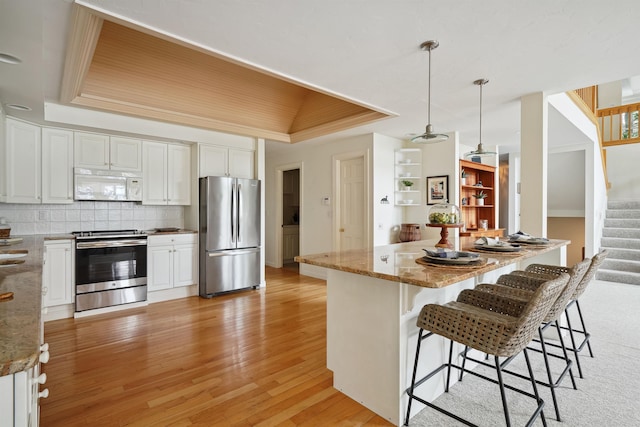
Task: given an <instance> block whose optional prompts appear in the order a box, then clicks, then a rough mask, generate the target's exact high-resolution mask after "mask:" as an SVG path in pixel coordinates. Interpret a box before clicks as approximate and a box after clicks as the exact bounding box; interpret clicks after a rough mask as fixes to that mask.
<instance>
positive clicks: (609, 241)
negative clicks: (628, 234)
mask: <svg viewBox="0 0 640 427" xmlns="http://www.w3.org/2000/svg"><path fill="white" fill-rule="evenodd" d="M601 246H602V247H604V248H613V249H640V240H638V239H624V238H620V237H603V238H602V241H601Z"/></svg>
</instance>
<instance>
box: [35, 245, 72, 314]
mask: <svg viewBox="0 0 640 427" xmlns="http://www.w3.org/2000/svg"><path fill="white" fill-rule="evenodd" d="M73 271H74V256H73V240H48V241H45V242H44V265H43V268H42V293H43V305H44V306H45V307H52V306H55V305H62V304H72V303H73V296H74V292H73V284H74V277H73Z"/></svg>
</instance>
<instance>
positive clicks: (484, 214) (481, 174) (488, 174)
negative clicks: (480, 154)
mask: <svg viewBox="0 0 640 427" xmlns="http://www.w3.org/2000/svg"><path fill="white" fill-rule="evenodd" d="M463 170H464V172H465V174H466V177H465V178H464V179H462V178H461V180H460V211H461V216H462V220H463V221H464V223H465V226H466V231H462V232H461V233H460V236H473V237H476V236H477V237H479V236H488V237H495V236H502V234H503V232H504V229H500V228H498V229H497V228H496V205H495V203H496V201H497V194H496V191H495V189H494V185H495V173H496V168H495V167H494V166H490V165H484V164H482V163H478V162H471V161H468V160H460V172H459V173H460V176H462V171H463ZM463 181H464V183H463ZM481 192H482V193H484V194H486V195H487V196H486V197H485V198H484V204H483V205H481V204H480V203H479V202H478V199H477V198H476V197H474V195H478V194H480V193H481ZM481 220H485V221H487V230H482V229H479V228H480V221H481Z"/></svg>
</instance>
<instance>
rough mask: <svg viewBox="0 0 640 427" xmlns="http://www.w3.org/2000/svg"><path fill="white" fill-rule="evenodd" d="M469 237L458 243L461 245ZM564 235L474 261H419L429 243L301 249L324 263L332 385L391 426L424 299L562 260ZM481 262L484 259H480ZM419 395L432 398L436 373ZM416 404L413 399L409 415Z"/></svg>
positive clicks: (442, 352) (438, 342)
mask: <svg viewBox="0 0 640 427" xmlns="http://www.w3.org/2000/svg"><path fill="white" fill-rule="evenodd" d="M470 243H472V242H463V247H465V246H466V245H469V244H470ZM569 243H570V242H569V241H567V240H550V241H549V242H548V244H546V245H530V246H524V245H523V247H522V249H521V250H519V251H518V252H496V253H493V252H482V253H479V255H480V257H481V258H482V263H481V264H480V265H478V266H472V267H469V266H454V265H424V264H419V263H418V262H417V261H416V260H418V259H420V258H422V257H423V255H424V252H423V249H429V250H435V248H434V247H433V242H432V241H414V242H407V243H398V244H391V245H385V246H378V247H374V248H371V249H362V250H350V251H342V252H329V253H321V254H314V255H302V256H299V257H297V258H296V261H298V262H301V263H306V264H310V265H315V266H319V267H324V268H326V269H327V367H328V368H329V369H330V370H331V371H333V383H334V387H335V388H336V389H338V390H340V391H341V392H342V393H344V394H346V395H347V396H349V397H351V398H352V399H354V400H356V401H358V402H360V403H361V404H363V405H364V406H365V407H367V408H369V409H370V410H372V411H374V412H375V413H377V414H378V415H380V416H382V417H384V418H385V419H387V420H389V421H390V422H392V423H394V424H395V425H401V424H402V422H403V420H404V415H405V414H404V412H405V410H406V403H407V395H406V393H405V390H406V389H407V387H408V386H409V384H410V376H411V370H412V368H413V360H414V357H415V346H416V340H417V336H418V329H417V327H416V318H417V316H418V313H419V312H420V310H421V308H422V307H423V306H424V305H425V304H429V303H446V302H448V301H451V300H455V299H456V297H457V295H458V293H460V291H462V290H463V289H469V288H473V287H475V286H476V285H477V284H479V283H495V281H496V279H497V278H498V277H499V276H500V275H502V274H506V273H509V272H510V271H513V270H516V269H524V268H525V267H526V266H527V265H529V264H532V263H545V264H553V265H566V246H567V245H568V244H569ZM485 261H486V262H485ZM445 344H446V343H445V341H444V339H441V338H434V339H430V340H427V341H426V342H425V343H424V344H423V351H424V354H429V355H432V357H428V358H426V359H428V361H427V363H422V366H420V370H421V372H420V371H419V372H418V375H420V374H423V373H426V372H429V371H431V370H433V369H434V368H436V367H438V366H440V365H441V364H442V362H443V361H444V360H445V357H446V354H447V351H446V348H445ZM429 384H432V385H430V387H431V389H428V390H426V391H425V390H423V391H421V393H422V394H423V395H425V396H427V397H428V398H429V399H435V398H436V397H437V396H438V395H439V394H441V393H442V392H443V391H444V383H443V379H441V380H440V381H430V382H429ZM422 408H423V406H422V405H416V404H415V403H414V405H413V407H412V414H411V415H412V416H413V415H415V414H416V413H417V412H419V411H420V410H421V409H422Z"/></svg>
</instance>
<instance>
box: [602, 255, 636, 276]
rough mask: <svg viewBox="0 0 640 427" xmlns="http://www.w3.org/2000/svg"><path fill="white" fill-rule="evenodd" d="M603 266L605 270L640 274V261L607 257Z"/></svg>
mask: <svg viewBox="0 0 640 427" xmlns="http://www.w3.org/2000/svg"><path fill="white" fill-rule="evenodd" d="M601 268H603V269H604V270H615V271H626V272H629V273H638V274H640V261H632V260H624V259H615V258H611V257H607V259H605V260H604V262H603V263H602V267H601Z"/></svg>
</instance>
